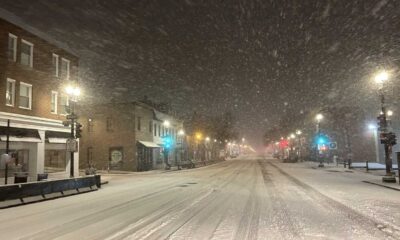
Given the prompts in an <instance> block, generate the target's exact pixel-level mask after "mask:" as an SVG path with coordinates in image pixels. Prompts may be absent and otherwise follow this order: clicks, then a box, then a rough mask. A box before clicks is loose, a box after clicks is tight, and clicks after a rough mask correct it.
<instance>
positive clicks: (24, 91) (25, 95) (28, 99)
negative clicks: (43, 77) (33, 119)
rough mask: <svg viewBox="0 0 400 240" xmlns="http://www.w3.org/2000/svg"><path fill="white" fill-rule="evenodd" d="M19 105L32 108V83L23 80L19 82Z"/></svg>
mask: <svg viewBox="0 0 400 240" xmlns="http://www.w3.org/2000/svg"><path fill="white" fill-rule="evenodd" d="M19 107H20V108H23V109H32V85H30V84H27V83H23V82H21V83H20V84H19Z"/></svg>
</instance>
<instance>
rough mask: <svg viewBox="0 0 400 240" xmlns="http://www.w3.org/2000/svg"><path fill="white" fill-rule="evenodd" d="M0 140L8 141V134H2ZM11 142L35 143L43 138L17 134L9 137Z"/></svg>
mask: <svg viewBox="0 0 400 240" xmlns="http://www.w3.org/2000/svg"><path fill="white" fill-rule="evenodd" d="M0 140H1V141H2V142H6V141H7V136H6V135H2V136H0ZM8 140H9V141H10V142H34V143H40V142H42V140H41V139H40V138H36V137H17V136H10V137H9V139H8Z"/></svg>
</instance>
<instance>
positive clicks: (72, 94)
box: [65, 85, 82, 177]
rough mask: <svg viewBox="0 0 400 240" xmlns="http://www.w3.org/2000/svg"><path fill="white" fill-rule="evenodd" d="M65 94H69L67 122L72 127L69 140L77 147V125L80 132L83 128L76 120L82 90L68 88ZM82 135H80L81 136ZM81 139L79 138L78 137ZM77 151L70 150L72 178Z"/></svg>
mask: <svg viewBox="0 0 400 240" xmlns="http://www.w3.org/2000/svg"><path fill="white" fill-rule="evenodd" d="M65 92H66V93H67V94H68V102H69V107H70V112H69V114H68V115H67V120H69V122H68V124H70V125H71V138H70V140H69V144H70V145H74V146H76V144H77V143H76V137H77V136H76V135H75V124H76V125H77V129H76V130H79V131H80V127H81V126H82V125H81V124H79V123H78V122H77V121H76V120H77V119H78V116H76V115H75V103H76V102H77V100H78V97H79V95H80V94H81V90H80V89H79V87H77V86H71V85H70V86H67V87H66V88H65ZM78 125H79V127H78ZM79 135H80V134H79ZM78 137H79V136H78ZM75 151H76V149H72V148H71V149H70V154H71V155H70V177H74V161H75V159H74V158H75Z"/></svg>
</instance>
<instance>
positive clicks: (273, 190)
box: [0, 156, 400, 240]
mask: <svg viewBox="0 0 400 240" xmlns="http://www.w3.org/2000/svg"><path fill="white" fill-rule="evenodd" d="M293 166H295V165H288V164H282V163H279V162H278V161H276V160H272V159H264V158H261V157H255V156H253V157H247V158H241V159H235V160H229V161H225V162H222V163H219V164H215V165H211V166H207V167H204V168H198V169H193V170H183V171H179V172H178V171H176V172H166V173H159V172H158V173H146V174H131V175H119V176H113V178H112V179H111V180H110V183H109V184H108V185H105V186H104V187H103V188H102V189H101V190H99V191H96V192H91V193H87V194H81V195H76V196H71V197H66V198H62V199H56V200H51V201H46V202H41V203H36V204H30V205H26V206H22V207H16V208H10V209H5V210H0V234H1V235H0V236H1V237H0V239H239V240H241V239H399V238H400V237H399V236H400V235H399V232H400V231H399V229H400V228H398V227H397V226H398V221H397V220H398V218H399V216H398V214H397V213H398V212H400V211H399V206H400V200H397V199H400V192H397V191H393V190H390V189H385V188H380V187H378V186H373V185H368V184H365V183H361V181H360V179H359V178H360V176H359V175H357V174H354V175H351V176H343V174H342V175H341V174H340V173H329V174H328V173H327V172H326V171H324V170H314V169H307V168H302V167H293ZM296 166H298V165H296ZM361 178H362V177H361ZM368 193H369V194H368ZM369 203H370V204H369ZM364 210H365V211H364ZM396 212H397V213H396ZM390 213H393V215H392V216H388V214H390Z"/></svg>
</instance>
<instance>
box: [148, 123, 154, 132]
mask: <svg viewBox="0 0 400 240" xmlns="http://www.w3.org/2000/svg"><path fill="white" fill-rule="evenodd" d="M149 132H150V133H152V132H153V123H152V122H151V121H149Z"/></svg>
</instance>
